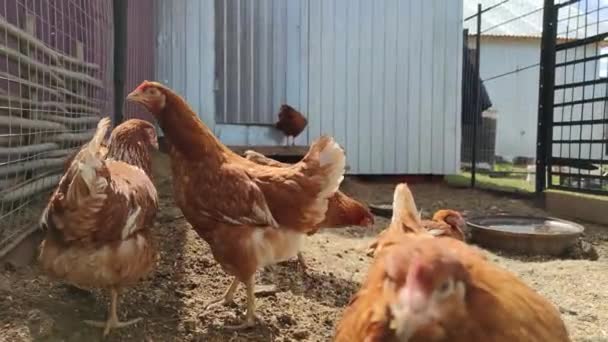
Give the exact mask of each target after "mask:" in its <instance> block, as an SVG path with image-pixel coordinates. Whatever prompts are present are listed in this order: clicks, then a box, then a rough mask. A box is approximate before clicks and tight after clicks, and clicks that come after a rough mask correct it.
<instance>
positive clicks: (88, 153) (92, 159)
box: [67, 117, 111, 200]
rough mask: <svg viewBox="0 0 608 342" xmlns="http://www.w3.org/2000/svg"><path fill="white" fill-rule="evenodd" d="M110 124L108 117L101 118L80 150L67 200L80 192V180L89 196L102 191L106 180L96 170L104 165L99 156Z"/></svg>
mask: <svg viewBox="0 0 608 342" xmlns="http://www.w3.org/2000/svg"><path fill="white" fill-rule="evenodd" d="M110 124H111V122H110V118H107V117H106V118H103V119H101V120H100V121H99V123H98V124H97V131H96V132H95V134H94V135H93V138H92V139H91V141H89V143H88V144H87V145H86V146H85V147H84V148H83V149H82V150H81V152H80V158H79V159H78V162H77V163H78V164H77V167H78V168H77V171H76V174H75V175H74V178H73V180H72V182H71V184H70V187H69V188H68V196H67V197H68V200H70V199H76V197H78V195H79V194H81V193H82V190H83V189H81V187H80V186H79V184H80V182H81V181H82V182H84V185H85V186H86V188H87V189H88V192H89V195H91V196H94V195H95V194H100V193H102V192H103V191H104V189H105V187H106V185H107V181H106V179H104V178H102V177H98V176H97V171H99V170H100V169H101V168H102V167H103V166H104V162H103V158H102V157H101V146H102V145H101V144H102V142H103V141H104V138H105V136H106V133H107V132H108V130H109V129H110Z"/></svg>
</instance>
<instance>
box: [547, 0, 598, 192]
mask: <svg viewBox="0 0 608 342" xmlns="http://www.w3.org/2000/svg"><path fill="white" fill-rule="evenodd" d="M552 6H553V8H554V10H552V12H551V13H552V14H553V15H552V16H551V18H550V23H551V24H552V25H551V26H549V27H548V29H547V31H549V32H547V34H548V35H550V37H549V39H550V43H551V44H549V47H548V50H549V51H548V53H547V54H546V55H545V58H544V59H543V60H542V61H541V62H542V63H543V65H545V66H546V68H547V69H548V72H552V73H553V76H552V77H553V79H550V78H549V80H547V82H546V85H545V87H544V88H545V91H544V93H543V96H546V97H547V105H546V106H547V108H546V113H547V115H546V117H545V122H544V123H543V126H544V127H545V129H546V131H547V134H548V135H547V138H546V139H545V141H547V142H546V146H545V151H546V152H545V153H546V154H547V158H546V162H547V165H546V167H547V171H548V175H547V180H546V183H547V185H548V187H549V188H557V189H563V190H569V191H577V192H590V193H598V194H605V195H608V156H607V153H608V150H607V148H606V147H607V146H606V145H607V144H608V111H607V108H606V101H608V87H607V85H608V77H607V76H608V75H607V71H606V70H607V66H608V65H607V64H608V42H607V41H606V38H608V6H607V5H606V3H605V1H600V0H586V1H567V2H566V1H555V3H554V4H553V5H552Z"/></svg>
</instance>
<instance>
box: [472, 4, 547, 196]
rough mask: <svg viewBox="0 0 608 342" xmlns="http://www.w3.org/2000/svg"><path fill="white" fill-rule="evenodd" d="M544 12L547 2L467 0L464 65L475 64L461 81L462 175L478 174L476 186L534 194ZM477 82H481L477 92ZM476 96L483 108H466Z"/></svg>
mask: <svg viewBox="0 0 608 342" xmlns="http://www.w3.org/2000/svg"><path fill="white" fill-rule="evenodd" d="M478 3H480V4H481V15H480V17H481V20H480V24H481V25H480V28H479V29H478V28H477V25H476V24H477V23H476V19H477V15H476V14H477V10H478V8H477V4H478ZM543 13H544V3H543V0H464V17H465V22H464V27H465V29H468V32H469V33H468V39H465V42H466V43H465V44H466V45H467V46H465V57H466V55H467V53H468V55H469V58H465V59H463V61H464V63H469V64H471V65H467V64H464V65H463V80H468V83H466V84H465V83H464V82H463V92H462V94H463V116H462V118H463V121H462V142H463V143H462V151H461V156H462V159H461V161H462V170H463V174H464V175H466V176H468V175H469V174H472V173H473V172H474V173H476V174H477V177H476V180H477V185H478V186H482V187H484V186H485V187H490V188H493V189H495V190H506V191H516V192H532V191H533V190H534V181H535V169H536V167H535V159H536V140H537V139H536V136H537V127H538V103H539V102H538V100H539V98H538V95H539V90H538V84H539V73H540V70H539V64H540V63H539V62H540V47H541V37H542V32H543V27H542V24H543V20H542V19H543ZM467 19H468V20H467ZM478 33H479V41H480V43H479V46H480V51H479V53H478V55H479V61H476V60H475V58H474V57H475V55H476V54H475V41H476V39H477V34H478ZM467 49H468V52H467ZM477 62H478V63H479V78H478V79H475V77H476V75H473V74H472V73H473V71H474V68H473V67H472V65H474V64H475V63H477ZM476 82H481V85H480V87H479V90H477V88H476V87H475V85H476ZM476 91H479V94H478V93H476ZM478 97H479V99H480V101H479V109H474V108H475V107H474V106H473V105H469V109H468V110H466V109H465V105H466V103H467V101H468V102H472V101H475V100H476V99H477V98H478ZM474 123H475V124H476V125H477V130H476V133H475V134H474V133H473V126H474ZM473 151H475V153H473ZM473 154H474V155H475V161H474V162H473V161H472V159H473V158H472V157H473Z"/></svg>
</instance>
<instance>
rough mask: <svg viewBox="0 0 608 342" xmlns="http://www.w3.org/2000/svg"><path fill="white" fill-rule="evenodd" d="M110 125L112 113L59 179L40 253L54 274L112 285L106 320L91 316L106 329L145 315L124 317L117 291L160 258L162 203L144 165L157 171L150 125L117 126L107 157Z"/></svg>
mask: <svg viewBox="0 0 608 342" xmlns="http://www.w3.org/2000/svg"><path fill="white" fill-rule="evenodd" d="M109 127H110V120H109V119H108V118H105V119H102V120H101V121H100V122H99V125H98V127H97V131H96V133H95V135H94V137H93V138H92V140H91V141H90V142H89V143H88V144H86V145H85V146H84V147H83V148H82V149H81V150H80V151H79V152H78V153H77V155H76V156H75V158H74V161H73V162H72V165H71V166H70V167H69V169H68V171H67V172H66V173H65V174H64V176H63V177H62V179H61V180H60V182H59V185H58V186H57V189H56V190H55V192H54V193H53V195H52V197H51V199H50V201H49V203H48V205H47V207H46V209H45V210H44V213H43V214H42V218H41V220H40V226H41V228H42V229H43V230H44V231H45V232H46V237H45V240H44V241H43V242H42V244H41V250H40V256H39V261H40V264H41V267H42V269H43V270H44V271H45V272H46V273H47V274H48V275H49V276H51V277H52V278H56V279H61V280H64V281H66V282H68V283H69V284H72V285H75V286H77V287H79V288H102V289H108V290H110V292H111V304H110V307H109V310H108V318H107V321H104V322H98V321H85V322H86V323H88V324H90V325H93V326H97V327H103V328H104V335H107V334H108V333H109V332H110V330H111V329H113V328H120V327H124V326H128V325H131V324H133V323H136V322H138V321H140V320H141V318H137V319H133V320H130V321H127V322H120V321H119V320H118V315H117V305H118V295H119V294H120V291H121V289H122V288H124V287H125V286H129V285H133V284H134V283H136V282H137V281H138V280H139V279H141V278H142V277H144V276H145V275H146V274H148V273H149V272H150V271H151V270H152V268H153V266H154V264H155V261H156V249H155V247H154V245H153V241H152V240H151V235H150V228H151V226H152V223H153V220H154V217H155V215H156V212H157V209H158V197H157V193H156V189H155V188H154V184H152V181H151V180H150V178H149V177H148V176H147V175H146V173H145V171H144V170H150V165H149V156H147V155H148V153H149V151H148V150H147V149H148V147H149V145H150V144H149V142H150V140H151V139H155V133H153V132H154V131H150V130H149V128H150V127H151V125H150V124H148V123H145V124H144V123H142V122H137V121H131V120H130V121H127V122H125V123H124V124H122V125H120V126H118V127H117V128H116V129H115V130H114V132H113V133H112V136H111V137H110V140H111V142H110V145H109V149H108V153H107V156H106V157H107V159H104V157H103V153H101V151H100V150H101V143H102V141H103V139H104V137H105V134H106V132H107V130H108V128H109ZM152 128H153V127H152ZM151 134H154V138H152V136H149V135H151ZM126 151H130V152H129V153H127V152H126Z"/></svg>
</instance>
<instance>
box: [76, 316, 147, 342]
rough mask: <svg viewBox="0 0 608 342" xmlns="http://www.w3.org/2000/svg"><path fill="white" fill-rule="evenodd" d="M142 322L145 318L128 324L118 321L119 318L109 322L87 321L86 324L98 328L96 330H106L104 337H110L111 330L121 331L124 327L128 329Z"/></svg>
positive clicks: (139, 318)
mask: <svg viewBox="0 0 608 342" xmlns="http://www.w3.org/2000/svg"><path fill="white" fill-rule="evenodd" d="M141 320H143V318H141V317H138V318H135V319H132V320H129V321H126V322H120V321H119V320H118V318H117V317H113V318H110V319H109V320H107V321H105V322H104V321H90V320H85V321H84V323H85V324H88V325H90V326H92V327H96V328H104V330H103V336H104V337H105V336H108V334H109V333H110V330H112V329H119V328H124V327H128V326H130V325H133V324H135V323H137V322H140V321H141Z"/></svg>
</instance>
